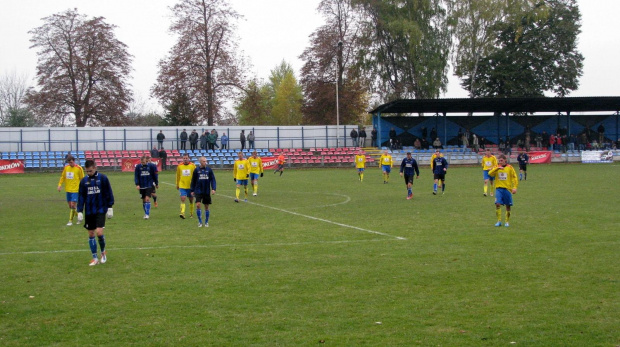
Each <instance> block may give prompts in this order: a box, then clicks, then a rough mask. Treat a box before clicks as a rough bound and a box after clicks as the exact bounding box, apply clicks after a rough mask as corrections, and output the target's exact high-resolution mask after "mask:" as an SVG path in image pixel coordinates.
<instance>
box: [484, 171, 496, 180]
mask: <svg viewBox="0 0 620 347" xmlns="http://www.w3.org/2000/svg"><path fill="white" fill-rule="evenodd" d="M489 171H490V170H482V177H484V179H485V180H491V181H495V177H493V176H489Z"/></svg>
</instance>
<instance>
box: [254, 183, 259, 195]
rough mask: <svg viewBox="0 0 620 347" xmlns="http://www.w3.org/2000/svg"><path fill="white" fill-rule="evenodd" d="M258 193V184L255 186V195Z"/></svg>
mask: <svg viewBox="0 0 620 347" xmlns="http://www.w3.org/2000/svg"><path fill="white" fill-rule="evenodd" d="M256 193H258V183H256V184H255V185H254V194H256Z"/></svg>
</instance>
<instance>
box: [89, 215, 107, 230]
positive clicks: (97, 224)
mask: <svg viewBox="0 0 620 347" xmlns="http://www.w3.org/2000/svg"><path fill="white" fill-rule="evenodd" d="M97 228H105V213H97V214H87V215H86V216H84V229H86V230H95V229H97Z"/></svg>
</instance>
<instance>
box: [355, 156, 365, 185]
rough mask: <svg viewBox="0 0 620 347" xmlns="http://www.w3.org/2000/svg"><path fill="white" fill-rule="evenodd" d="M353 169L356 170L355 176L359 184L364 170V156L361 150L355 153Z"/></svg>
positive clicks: (362, 178)
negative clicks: (357, 177)
mask: <svg viewBox="0 0 620 347" xmlns="http://www.w3.org/2000/svg"><path fill="white" fill-rule="evenodd" d="M355 168H356V169H357V175H358V176H359V180H360V182H363V181H364V169H366V155H365V154H364V151H363V150H361V149H360V150H359V151H357V154H356V155H355Z"/></svg>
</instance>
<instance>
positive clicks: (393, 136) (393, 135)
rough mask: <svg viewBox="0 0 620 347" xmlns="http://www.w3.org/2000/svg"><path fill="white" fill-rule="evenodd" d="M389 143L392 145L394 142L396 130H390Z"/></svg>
mask: <svg viewBox="0 0 620 347" xmlns="http://www.w3.org/2000/svg"><path fill="white" fill-rule="evenodd" d="M389 135H390V143H394V140H396V129H394V128H393V127H392V128H391V129H390V133H389Z"/></svg>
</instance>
